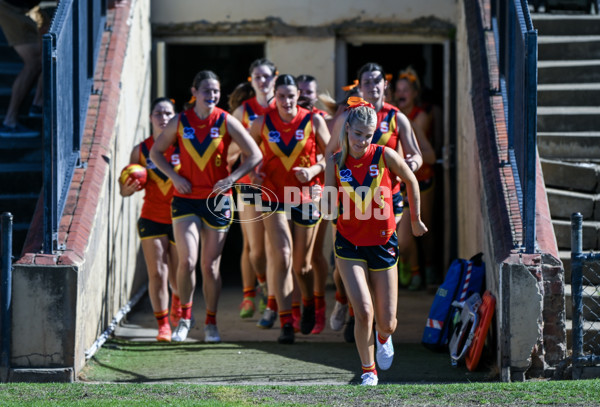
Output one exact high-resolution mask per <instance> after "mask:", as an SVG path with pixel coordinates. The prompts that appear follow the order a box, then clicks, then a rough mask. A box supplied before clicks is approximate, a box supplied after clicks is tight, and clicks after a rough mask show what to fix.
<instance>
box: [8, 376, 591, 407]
mask: <svg viewBox="0 0 600 407" xmlns="http://www.w3.org/2000/svg"><path fill="white" fill-rule="evenodd" d="M0 405H2V406H21V405H36V406H57V405H60V406H123V405H127V406H164V405H177V406H214V405H217V406H352V405H356V406H364V405H416V406H417V405H418V406H431V405H436V406H438V405H439V406H480V405H509V406H514V405H520V406H531V405H537V406H543V405H553V406H556V405H569V406H594V405H600V380H599V379H595V380H580V381H534V382H524V383H458V384H456V383H455V384H435V385H431V384H394V385H382V386H377V387H375V388H365V387H361V386H354V385H340V386H330V385H329V386H328V385H317V386H314V385H310V386H274V385H252V386H247V385H244V386H240V385H227V386H221V385H197V384H183V383H174V384H164V383H162V384H137V383H135V384H115V383H110V384H108V383H99V384H90V383H75V384H24V383H21V384H2V385H0Z"/></svg>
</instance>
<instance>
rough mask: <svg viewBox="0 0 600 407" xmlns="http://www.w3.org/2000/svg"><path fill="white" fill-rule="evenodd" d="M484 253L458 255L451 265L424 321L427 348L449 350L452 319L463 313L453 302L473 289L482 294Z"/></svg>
mask: <svg viewBox="0 0 600 407" xmlns="http://www.w3.org/2000/svg"><path fill="white" fill-rule="evenodd" d="M482 257H483V253H478V254H476V255H475V256H473V257H471V259H470V260H465V259H456V260H454V261H453V262H452V264H451V265H450V267H449V268H448V272H447V273H446V277H445V278H444V282H443V283H442V285H441V286H440V287H439V288H438V290H437V293H436V294H435V298H434V299H433V304H432V305H431V309H430V310H429V316H428V318H427V322H426V324H425V331H424V332H423V338H422V340H421V343H422V344H423V345H424V346H425V347H426V348H428V349H431V350H433V351H437V352H441V351H447V350H448V341H449V339H448V337H449V335H450V333H451V332H452V331H451V330H450V325H451V324H450V322H451V321H452V320H453V319H454V318H455V316H458V315H459V314H460V310H458V309H457V308H456V307H453V306H452V302H454V301H458V302H463V301H465V300H466V299H467V298H468V297H469V296H470V295H471V294H473V293H478V294H481V291H482V288H483V286H484V285H483V282H484V278H485V263H484V262H483V260H482Z"/></svg>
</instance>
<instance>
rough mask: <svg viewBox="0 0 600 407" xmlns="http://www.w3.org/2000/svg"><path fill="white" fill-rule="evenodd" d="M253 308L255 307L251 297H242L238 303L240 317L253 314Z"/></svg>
mask: <svg viewBox="0 0 600 407" xmlns="http://www.w3.org/2000/svg"><path fill="white" fill-rule="evenodd" d="M255 310H256V307H255V306H254V301H253V299H250V298H244V300H243V301H242V303H241V304H240V318H242V319H245V318H252V317H253V316H254V311H255Z"/></svg>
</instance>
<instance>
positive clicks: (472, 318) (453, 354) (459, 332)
mask: <svg viewBox="0 0 600 407" xmlns="http://www.w3.org/2000/svg"><path fill="white" fill-rule="evenodd" d="M480 305H481V297H480V296H479V294H478V293H473V294H472V295H471V296H470V297H469V298H467V300H466V301H464V302H458V301H454V302H453V303H452V306H454V307H457V308H460V309H461V310H462V311H461V312H460V322H459V323H458V324H456V326H455V327H454V331H453V332H452V336H451V338H450V345H449V347H450V362H451V363H452V366H457V365H458V362H460V361H461V360H462V359H463V358H464V357H465V355H466V353H467V351H468V350H469V347H470V346H471V342H472V341H473V337H474V336H475V330H476V329H477V325H478V324H479V314H478V313H477V310H478V309H479V306H480Z"/></svg>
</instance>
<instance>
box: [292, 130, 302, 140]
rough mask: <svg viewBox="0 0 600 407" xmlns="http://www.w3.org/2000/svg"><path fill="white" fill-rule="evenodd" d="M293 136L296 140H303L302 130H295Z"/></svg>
mask: <svg viewBox="0 0 600 407" xmlns="http://www.w3.org/2000/svg"><path fill="white" fill-rule="evenodd" d="M294 137H296V140H298V141H300V140H304V130H296V135H295V136H294Z"/></svg>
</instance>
